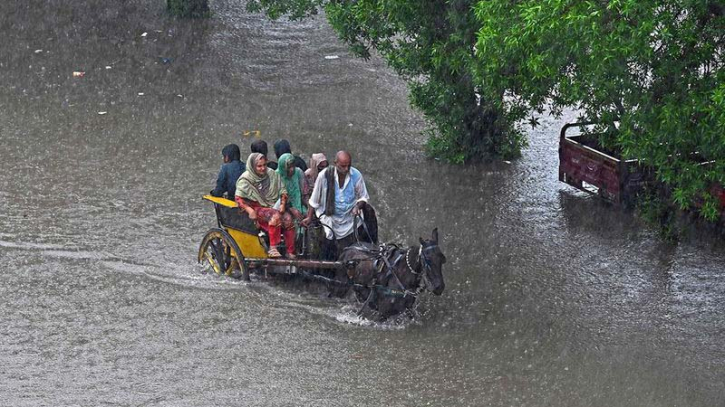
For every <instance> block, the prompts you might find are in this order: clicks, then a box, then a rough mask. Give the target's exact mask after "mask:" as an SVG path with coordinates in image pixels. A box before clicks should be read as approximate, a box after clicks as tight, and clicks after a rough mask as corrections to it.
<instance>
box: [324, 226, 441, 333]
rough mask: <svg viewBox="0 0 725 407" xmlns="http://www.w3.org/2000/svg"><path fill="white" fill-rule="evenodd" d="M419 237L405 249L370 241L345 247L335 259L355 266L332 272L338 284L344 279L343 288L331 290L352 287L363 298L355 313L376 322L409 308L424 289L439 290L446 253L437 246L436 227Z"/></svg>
mask: <svg viewBox="0 0 725 407" xmlns="http://www.w3.org/2000/svg"><path fill="white" fill-rule="evenodd" d="M419 241H420V245H419V246H410V247H408V248H406V249H403V248H400V247H398V246H396V245H389V244H388V245H385V244H384V245H381V246H375V245H373V244H370V243H356V244H354V245H352V246H350V247H347V248H345V249H344V250H343V252H342V254H341V255H340V258H339V261H341V262H345V263H348V264H355V266H354V268H349V269H346V270H339V271H337V272H336V273H335V280H336V281H337V282H338V283H340V285H343V284H345V283H347V288H345V289H344V290H342V292H340V291H339V290H338V292H337V293H335V294H337V295H338V296H343V295H345V294H346V293H347V292H348V291H349V287H352V288H353V290H354V291H355V294H356V296H357V298H358V301H361V302H363V306H362V308H361V309H360V311H359V312H358V315H361V316H363V317H365V318H367V319H371V320H374V321H376V322H381V321H384V320H386V319H388V318H390V317H392V316H395V315H398V314H400V313H402V312H404V311H407V310H410V309H411V308H412V307H413V305H414V304H415V302H416V299H417V297H418V294H420V293H421V292H423V291H424V290H426V289H427V290H429V291H431V292H432V293H433V294H435V295H441V294H443V290H444V289H445V286H446V285H445V282H444V281H443V263H445V262H446V256H445V255H444V254H443V252H442V251H441V249H440V245H439V240H438V229H437V228H436V229H433V233H432V236H431V239H428V240H423V238H419Z"/></svg>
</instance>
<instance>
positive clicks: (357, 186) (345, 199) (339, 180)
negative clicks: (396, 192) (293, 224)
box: [302, 151, 370, 258]
mask: <svg viewBox="0 0 725 407" xmlns="http://www.w3.org/2000/svg"><path fill="white" fill-rule="evenodd" d="M351 164H352V157H351V156H350V153H348V152H347V151H339V152H338V153H337V154H336V156H335V161H334V165H333V166H331V167H327V168H325V169H324V170H322V171H321V172H320V174H319V175H318V177H317V180H316V181H315V187H314V189H313V190H312V195H311V196H310V200H309V202H308V205H309V207H310V209H309V211H308V212H307V217H306V218H305V219H304V221H303V222H302V224H303V225H309V224H310V223H311V222H312V217H313V215H317V217H318V218H319V219H320V222H321V223H322V224H323V225H325V226H326V227H325V237H326V238H327V240H328V241H329V243H333V242H334V245H328V246H334V249H335V250H332V251H329V250H328V251H327V253H328V255H327V256H326V257H328V258H330V257H332V256H333V255H334V256H335V257H336V256H337V255H339V254H340V253H341V252H342V249H344V248H345V247H348V246H350V245H351V244H353V243H355V235H354V226H355V217H356V216H358V214H359V213H360V212H361V211H362V210H363V208H365V207H366V205H367V202H368V200H369V199H370V196H369V195H368V190H367V188H366V187H365V180H364V179H363V176H362V174H361V173H360V171H358V170H357V169H356V168H354V167H352V166H351ZM331 252H332V253H334V254H332V253H331Z"/></svg>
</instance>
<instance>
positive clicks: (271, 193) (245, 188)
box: [234, 153, 295, 259]
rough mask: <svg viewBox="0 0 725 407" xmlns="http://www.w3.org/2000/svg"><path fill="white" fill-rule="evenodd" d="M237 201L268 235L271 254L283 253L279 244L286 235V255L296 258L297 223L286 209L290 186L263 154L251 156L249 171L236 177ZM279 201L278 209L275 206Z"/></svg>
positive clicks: (271, 255) (277, 255)
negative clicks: (288, 186) (268, 163)
mask: <svg viewBox="0 0 725 407" xmlns="http://www.w3.org/2000/svg"><path fill="white" fill-rule="evenodd" d="M234 200H235V201H236V202H237V205H239V207H240V208H241V209H242V210H244V211H246V212H247V214H248V215H249V219H251V220H253V221H255V222H256V223H257V224H258V225H259V227H260V228H261V229H262V230H264V231H265V232H267V234H268V235H269V251H268V252H267V254H268V255H269V257H281V256H282V255H281V254H280V252H279V250H278V249H277V247H278V246H279V244H280V242H281V239H282V234H284V242H285V245H286V246H287V257H288V258H291V259H292V258H295V255H294V247H295V223H294V221H293V219H292V216H291V215H290V213H289V211H287V210H286V209H287V208H286V207H287V189H286V188H285V185H284V183H283V182H282V179H281V178H280V176H279V174H278V173H277V172H276V171H274V170H272V169H271V168H268V167H267V159H266V158H265V156H264V155H262V154H260V153H252V154H250V155H249V158H248V159H247V170H246V171H245V172H244V173H243V174H242V176H241V177H239V180H237V190H236V194H235V196H234ZM277 204H278V205H279V206H278V208H279V210H277V209H275V206H277Z"/></svg>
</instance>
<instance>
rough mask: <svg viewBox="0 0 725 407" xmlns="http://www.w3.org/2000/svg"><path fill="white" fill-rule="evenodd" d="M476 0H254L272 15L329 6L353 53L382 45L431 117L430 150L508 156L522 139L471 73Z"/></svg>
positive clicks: (456, 156)
mask: <svg viewBox="0 0 725 407" xmlns="http://www.w3.org/2000/svg"><path fill="white" fill-rule="evenodd" d="M474 4H475V1H474V0H250V1H249V2H248V8H249V9H250V10H253V11H264V12H265V13H267V15H269V16H270V17H274V18H276V17H279V16H282V15H287V16H289V17H290V18H293V19H294V18H303V17H306V16H309V15H311V14H315V13H316V12H317V10H318V8H324V11H325V14H326V16H327V19H328V21H329V22H330V23H331V25H332V27H333V28H334V29H335V31H336V32H337V33H338V35H339V37H340V38H341V39H342V40H343V41H344V42H345V43H346V44H348V45H349V47H350V49H351V50H352V52H353V53H355V54H356V55H358V56H360V57H363V58H368V57H370V55H371V52H377V53H378V54H379V55H380V56H382V57H383V58H384V59H385V60H386V62H387V63H388V65H389V66H391V67H392V68H393V69H394V70H395V71H396V72H397V73H398V74H399V75H401V76H402V77H403V78H405V79H406V80H407V82H408V85H409V89H410V100H411V103H412V104H413V106H415V107H417V108H418V109H420V110H421V111H422V112H423V114H424V115H425V117H426V119H427V120H428V121H429V123H430V124H431V126H430V130H429V139H428V143H427V148H428V151H429V153H430V154H431V155H433V156H438V157H442V158H445V159H447V160H449V161H452V162H456V163H463V162H468V161H472V160H477V159H481V158H488V157H503V158H511V157H515V156H517V155H518V154H519V153H520V148H521V147H522V145H523V144H524V138H523V136H522V134H521V133H520V132H517V131H516V130H515V129H514V128H513V127H512V126H509V125H508V124H507V122H506V121H505V120H502V119H503V117H502V116H501V115H500V112H499V110H498V106H499V104H498V103H491V100H489V99H488V97H487V96H484V95H485V94H486V93H485V92H484V91H483V90H482V89H481V85H480V84H479V83H477V82H476V81H475V80H474V77H473V75H472V72H473V69H472V68H473V64H474V63H475V62H476V58H475V52H474V51H475V50H474V46H475V43H476V31H477V29H478V26H477V23H476V20H475V15H474V13H473V6H474Z"/></svg>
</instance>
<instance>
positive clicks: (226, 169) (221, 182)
mask: <svg viewBox="0 0 725 407" xmlns="http://www.w3.org/2000/svg"><path fill="white" fill-rule="evenodd" d="M222 157H223V158H224V164H222V167H221V169H219V176H217V180H216V188H214V189H213V190H212V191H211V192H210V194H211V195H212V196H218V197H225V198H227V199H234V193H235V191H236V189H237V180H238V179H239V177H240V176H241V175H242V173H243V172H244V170H245V169H246V168H245V167H244V163H243V162H241V161H240V157H241V153H240V151H239V146H238V145H236V144H229V145H228V146H226V147H224V148H223V149H222Z"/></svg>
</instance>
